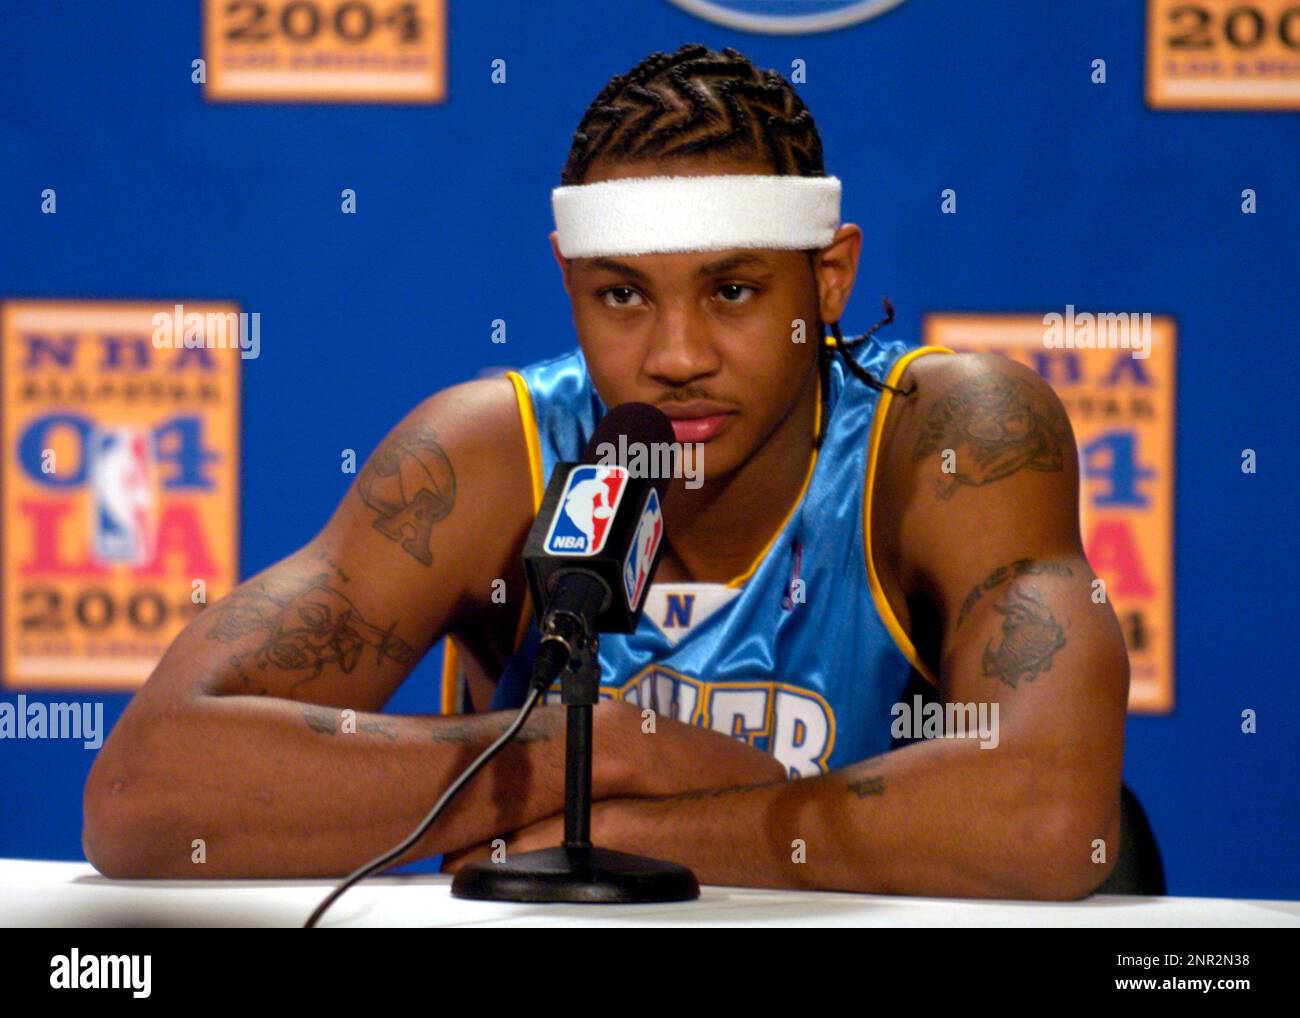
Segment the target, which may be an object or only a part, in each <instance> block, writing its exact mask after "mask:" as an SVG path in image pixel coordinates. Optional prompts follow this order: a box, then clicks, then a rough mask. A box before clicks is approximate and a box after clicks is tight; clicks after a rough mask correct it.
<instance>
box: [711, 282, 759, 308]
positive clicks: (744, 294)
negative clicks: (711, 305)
mask: <svg viewBox="0 0 1300 1018" xmlns="http://www.w3.org/2000/svg"><path fill="white" fill-rule="evenodd" d="M737 291H740V292H737ZM757 292H758V291H757V290H756V289H755V288H754V287H752V286H745V285H744V284H743V283H724V284H723V285H722V286H720V287H718V293H720V294H723V301H722V303H724V304H745V303H748V302H749V301H750V300H752V299H753V298H752V296H750V295H752V294H755V293H757Z"/></svg>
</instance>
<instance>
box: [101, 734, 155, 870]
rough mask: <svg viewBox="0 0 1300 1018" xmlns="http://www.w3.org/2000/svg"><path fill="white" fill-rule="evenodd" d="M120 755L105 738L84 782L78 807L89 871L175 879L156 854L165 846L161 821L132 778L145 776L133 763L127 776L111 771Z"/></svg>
mask: <svg viewBox="0 0 1300 1018" xmlns="http://www.w3.org/2000/svg"><path fill="white" fill-rule="evenodd" d="M115 734H116V733H115ZM119 742H120V740H119ZM121 750H122V746H121V745H113V744H112V737H111V736H110V742H109V743H107V744H105V746H104V748H103V749H101V750H100V755H99V757H97V758H96V760H95V763H94V765H93V766H92V767H91V769H90V775H89V776H88V777H87V778H86V787H85V790H84V792H83V793H82V803H81V804H82V821H81V850H82V852H83V853H85V856H86V859H87V861H88V862H89V863H90V864H91V865H92V866H94V867H95V869H97V870H98V871H99V872H100V873H102V874H103V875H104V876H106V877H110V878H112V879H115V880H145V879H151V878H152V879H157V878H166V877H173V876H177V875H178V874H176V873H175V872H173V871H172V870H173V869H174V867H170V868H169V867H168V866H167V859H166V858H164V853H162V852H160V851H159V850H158V848H159V845H160V844H163V843H171V839H169V838H168V837H167V836H166V833H165V832H164V830H163V828H164V827H165V826H166V823H165V820H164V818H163V817H161V816H160V815H159V811H158V810H157V809H156V808H155V807H151V805H150V802H149V799H150V798H151V797H150V796H148V795H146V794H145V790H144V789H143V788H141V787H138V784H139V782H138V780H137V779H138V776H139V775H141V774H143V773H147V768H146V767H144V766H142V761H141V760H140V759H139V758H138V757H133V758H132V759H133V765H132V767H131V774H130V775H128V774H127V773H126V772H125V771H124V770H123V769H122V768H121V767H119V766H117V765H115V760H117V759H119V758H120V752H121ZM155 806H156V804H155ZM173 854H174V853H173Z"/></svg>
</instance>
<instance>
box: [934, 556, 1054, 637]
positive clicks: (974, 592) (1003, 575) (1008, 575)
mask: <svg viewBox="0 0 1300 1018" xmlns="http://www.w3.org/2000/svg"><path fill="white" fill-rule="evenodd" d="M1036 573H1046V574H1048V575H1051V576H1073V575H1074V573H1073V572H1072V571H1071V569H1070V567H1069V566H1066V565H1062V564H1061V563H1060V562H1039V561H1037V560H1036V559H1032V558H1018V559H1016V560H1015V561H1014V562H1012V563H1010V564H1009V565H1005V566H998V567H997V568H996V569H994V570H993V572H991V573H989V574H988V576H986V577H984V579H982V580H981V581H980V582H979V583H977V584H975V586H973V587H971V590H970V593H969V594H967V595H966V600H965V601H963V602H962V605H961V611H960V612H959V613H958V614H957V625H958V627H960V626H961V624H962V623H963V622H965V621H966V616H967V615H969V614H970V612H971V609H973V608H974V607H975V605H976V603H977V602H978V601H979V599H980V598H981V597H983V596H984V594H985V593H987V592H988V591H990V590H992V589H993V588H994V587H996V586H998V585H999V584H1001V583H1005V582H1006V581H1007V580H1013V579H1015V578H1016V577H1019V576H1031V575H1034V574H1036Z"/></svg>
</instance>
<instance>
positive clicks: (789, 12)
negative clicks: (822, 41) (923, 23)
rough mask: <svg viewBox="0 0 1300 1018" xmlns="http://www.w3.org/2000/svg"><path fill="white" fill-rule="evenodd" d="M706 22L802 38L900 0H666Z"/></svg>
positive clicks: (875, 12)
mask: <svg viewBox="0 0 1300 1018" xmlns="http://www.w3.org/2000/svg"><path fill="white" fill-rule="evenodd" d="M668 2H669V3H672V4H675V5H676V6H678V7H680V8H682V10H685V11H690V12H691V13H692V14H694V15H696V16H697V17H701V18H703V19H704V20H705V21H712V22H713V23H714V24H716V25H726V26H727V27H728V28H739V29H743V30H745V31H747V32H764V33H767V34H769V35H803V34H805V33H808V32H830V31H832V30H834V29H836V28H846V27H847V26H849V25H856V24H857V23H858V22H860V21H866V20H868V19H869V18H874V17H876V16H877V15H880V14H884V13H885V12H886V11H888V10H892V9H893V8H895V7H897V6H898V5H899V4H901V3H902V2H903V0H668Z"/></svg>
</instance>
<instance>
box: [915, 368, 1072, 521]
mask: <svg viewBox="0 0 1300 1018" xmlns="http://www.w3.org/2000/svg"><path fill="white" fill-rule="evenodd" d="M1069 444H1070V432H1069V425H1068V424H1067V423H1066V421H1065V418H1064V417H1063V416H1062V415H1061V413H1060V412H1059V411H1058V410H1057V409H1056V407H1054V406H1052V405H1051V404H1049V403H1048V401H1047V400H1046V399H1045V398H1044V397H1043V396H1042V395H1041V394H1040V393H1038V392H1037V391H1036V390H1035V389H1034V387H1033V386H1032V385H1030V384H1029V383H1028V382H1026V381H1024V380H1023V379H1021V378H1016V377H1013V376H1011V375H990V376H984V377H980V378H973V379H970V380H969V381H965V382H959V383H958V384H957V385H955V386H953V387H952V388H951V389H949V390H948V391H947V392H946V393H945V394H944V395H943V396H942V397H941V398H940V399H939V401H938V402H937V403H935V404H934V406H933V407H932V408H931V409H930V414H929V417H928V418H927V419H926V422H925V425H924V428H923V430H922V433H921V438H920V439H919V440H918V442H917V443H916V449H915V451H914V453H913V458H914V459H916V460H922V459H925V458H926V457H927V456H931V455H933V454H934V453H936V452H939V451H940V450H943V449H952V450H953V451H954V452H955V453H956V468H957V469H956V472H955V473H950V474H943V475H941V478H940V480H939V482H938V484H937V491H938V495H939V497H940V498H942V499H949V498H952V496H953V495H954V494H955V493H956V491H957V489H958V488H960V487H961V486H962V485H963V484H964V485H969V486H971V487H980V486H981V485H985V484H990V483H992V482H993V481H997V480H1000V479H1001V478H1003V477H1008V476H1010V475H1011V474H1014V473H1017V472H1018V471H1020V470H1045V471H1055V470H1060V469H1062V466H1063V465H1064V462H1065V449H1066V448H1068V446H1069Z"/></svg>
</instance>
